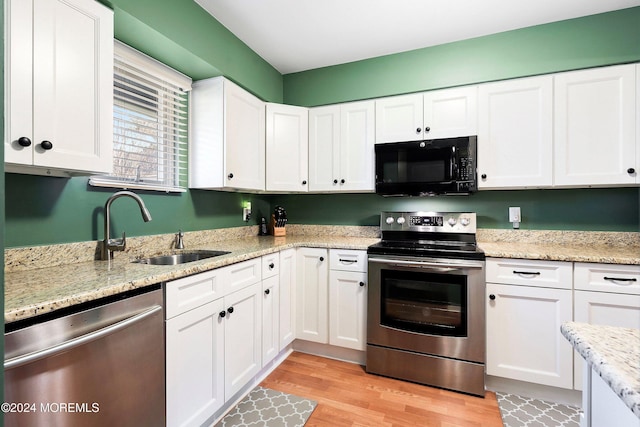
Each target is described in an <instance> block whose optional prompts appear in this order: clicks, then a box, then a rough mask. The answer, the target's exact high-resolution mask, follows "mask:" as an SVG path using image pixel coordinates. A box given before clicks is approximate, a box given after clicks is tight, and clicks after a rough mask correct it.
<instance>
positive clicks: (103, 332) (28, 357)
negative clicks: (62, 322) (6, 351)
mask: <svg viewBox="0 0 640 427" xmlns="http://www.w3.org/2000/svg"><path fill="white" fill-rule="evenodd" d="M158 311H162V307H161V306H159V305H154V306H153V307H151V308H150V309H149V310H145V311H143V312H142V313H139V314H136V315H135V316H131V317H128V318H126V319H124V320H121V321H120V322H117V323H114V324H113V325H109V326H107V327H104V328H102V329H98V330H97V331H94V332H91V333H89V334H86V335H82V336H79V337H77V338H73V339H70V340H69V341H64V342H62V343H60V344H57V345H54V346H53V347H49V348H46V349H44V350H39V351H35V352H33V353H27V354H25V355H22V356H16V357H12V358H11V359H7V360H5V362H4V369H13V368H17V367H19V366H22V365H26V364H27V363H32V362H35V361H37V360H40V359H43V358H45V357H50V356H53V355H55V354H57V353H61V352H63V351H68V350H71V349H73V348H75V347H79V346H81V345H83V344H87V343H89V342H91V341H95V340H97V339H100V338H102V337H105V336H107V335H109V334H112V333H114V332H117V331H120V330H122V329H124V328H126V327H128V326H130V325H132V324H134V323H138V322H141V321H142V320H144V319H146V318H147V317H150V316H152V315H153V314H155V313H157V312H158Z"/></svg>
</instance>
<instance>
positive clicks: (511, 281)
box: [486, 258, 573, 289]
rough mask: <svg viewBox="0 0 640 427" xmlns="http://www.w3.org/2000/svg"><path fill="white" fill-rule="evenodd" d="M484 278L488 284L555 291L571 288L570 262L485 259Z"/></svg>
mask: <svg viewBox="0 0 640 427" xmlns="http://www.w3.org/2000/svg"><path fill="white" fill-rule="evenodd" d="M486 277H487V282H488V283H502V284H506V285H523V286H538V287H542V288H557V289H571V288H572V286H573V268H572V263H571V262H560V261H539V260H527V259H508V258H487V263H486Z"/></svg>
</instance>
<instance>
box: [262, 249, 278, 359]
mask: <svg viewBox="0 0 640 427" xmlns="http://www.w3.org/2000/svg"><path fill="white" fill-rule="evenodd" d="M279 270H280V255H279V253H278V252H276V253H273V254H271V255H265V256H263V257H262V366H263V367H264V366H265V365H267V364H268V363H269V362H271V361H272V360H273V358H274V357H276V355H277V354H278V353H279V352H280V337H279V323H280V319H279V314H278V312H279V311H280V310H279V307H280V280H279V279H280V277H279V275H278V272H279Z"/></svg>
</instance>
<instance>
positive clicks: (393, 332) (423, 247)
mask: <svg viewBox="0 0 640 427" xmlns="http://www.w3.org/2000/svg"><path fill="white" fill-rule="evenodd" d="M380 228H381V232H382V240H381V242H379V243H377V244H375V245H372V246H370V247H369V249H368V250H367V253H368V258H369V294H368V307H369V309H368V320H367V365H366V370H367V372H370V373H375V374H379V375H385V376H389V377H393V378H399V379H404V380H408V381H413V382H417V383H421V384H427V385H432V386H436V387H442V388H446V389H451V390H456V391H461V392H464V393H469V394H474V395H479V396H484V371H485V368H484V366H485V301H484V298H485V296H484V295H485V274H484V264H485V261H484V260H485V255H484V252H482V250H480V249H479V248H478V247H477V245H476V214H475V213H467V212H464V213H461V212H383V213H382V214H381V221H380Z"/></svg>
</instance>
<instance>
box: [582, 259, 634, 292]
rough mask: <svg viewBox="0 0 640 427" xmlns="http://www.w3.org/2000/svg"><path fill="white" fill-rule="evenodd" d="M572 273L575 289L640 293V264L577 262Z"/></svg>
mask: <svg viewBox="0 0 640 427" xmlns="http://www.w3.org/2000/svg"><path fill="white" fill-rule="evenodd" d="M573 274H574V277H575V288H576V289H580V290H585V291H596V292H613V293H618V294H632V295H640V265H615V264H591V263H580V262H577V263H576V264H575V266H574V270H573Z"/></svg>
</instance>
